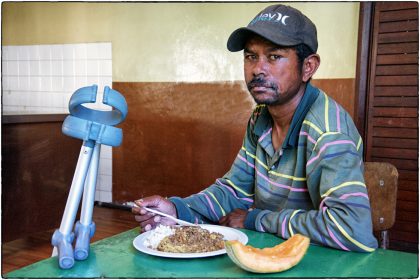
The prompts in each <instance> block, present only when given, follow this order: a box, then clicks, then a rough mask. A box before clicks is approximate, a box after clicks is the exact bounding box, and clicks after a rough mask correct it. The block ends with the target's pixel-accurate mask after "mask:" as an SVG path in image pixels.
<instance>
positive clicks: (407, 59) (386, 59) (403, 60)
mask: <svg viewBox="0 0 420 280" xmlns="http://www.w3.org/2000/svg"><path fill="white" fill-rule="evenodd" d="M418 61H419V57H418V54H416V53H415V54H414V53H410V54H383V55H378V56H377V57H376V63H377V64H378V65H384V64H394V65H395V64H396V65H400V64H417V63H418Z"/></svg>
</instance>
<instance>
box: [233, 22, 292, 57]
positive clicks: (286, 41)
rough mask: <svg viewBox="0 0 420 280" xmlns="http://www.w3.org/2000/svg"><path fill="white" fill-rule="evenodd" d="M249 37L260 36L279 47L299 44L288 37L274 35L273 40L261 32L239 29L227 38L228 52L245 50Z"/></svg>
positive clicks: (246, 28) (244, 28)
mask: <svg viewBox="0 0 420 280" xmlns="http://www.w3.org/2000/svg"><path fill="white" fill-rule="evenodd" d="M251 35H258V36H261V37H262V38H264V39H266V40H268V41H270V42H272V43H274V44H276V45H280V46H295V45H297V44H299V43H300V42H298V41H295V40H293V39H291V38H289V37H285V36H282V35H281V34H276V36H275V37H276V38H273V36H272V35H271V36H269V35H267V34H264V33H263V32H258V31H255V30H252V29H250V28H248V27H241V28H238V29H236V30H235V31H233V32H232V34H231V35H230V36H229V39H228V41H227V48H228V50H229V51H231V52H237V51H241V50H243V49H244V48H245V44H246V42H247V40H248V38H249V37H250V36H251Z"/></svg>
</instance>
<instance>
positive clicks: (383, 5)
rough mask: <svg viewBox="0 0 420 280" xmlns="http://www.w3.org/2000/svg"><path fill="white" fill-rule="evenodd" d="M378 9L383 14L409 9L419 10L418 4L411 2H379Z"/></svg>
mask: <svg viewBox="0 0 420 280" xmlns="http://www.w3.org/2000/svg"><path fill="white" fill-rule="evenodd" d="M377 9H378V10H379V11H381V12H384V11H394V10H397V11H398V12H399V11H400V10H407V9H416V10H417V9H418V4H417V2H414V1H411V2H408V1H404V2H402V1H401V2H378V4H377Z"/></svg>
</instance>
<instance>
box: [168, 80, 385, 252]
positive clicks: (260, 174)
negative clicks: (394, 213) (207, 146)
mask: <svg viewBox="0 0 420 280" xmlns="http://www.w3.org/2000/svg"><path fill="white" fill-rule="evenodd" d="M271 133H272V118H271V116H270V114H269V112H268V108H267V107H266V106H265V105H258V106H257V107H256V108H255V110H254V111H253V113H252V115H251V117H250V119H249V122H248V126H247V130H246V134H245V137H244V140H243V145H242V147H241V149H240V151H239V153H238V155H237V157H236V159H235V161H234V163H233V165H232V167H231V169H230V170H229V171H228V172H227V173H226V174H225V175H224V177H222V178H219V179H217V180H216V182H215V183H214V184H213V185H211V186H210V187H208V188H206V189H205V190H203V191H201V192H200V193H197V194H193V195H191V196H189V197H187V198H179V197H172V198H170V200H171V201H172V202H173V203H174V204H175V206H176V208H177V213H178V217H179V218H180V219H184V220H187V221H190V222H198V223H217V222H218V220H219V219H220V218H221V217H222V216H225V215H226V214H228V213H229V212H231V211H232V210H234V209H236V208H241V209H248V211H249V212H248V214H247V216H246V219H245V228H248V229H252V230H257V231H261V232H270V233H273V234H276V235H278V236H280V237H281V238H284V239H288V238H289V237H291V236H292V235H294V234H295V233H301V234H303V235H306V236H308V237H309V238H310V239H311V242H312V243H314V244H321V245H324V246H329V247H333V248H337V249H342V250H346V251H360V252H372V251H374V250H375V248H377V246H378V243H377V240H376V239H375V237H374V236H373V234H372V221H371V210H370V203H369V198H368V195H367V189H366V185H365V182H364V178H363V161H362V153H363V145H362V139H361V137H360V135H359V133H358V131H357V129H356V127H355V125H354V123H353V121H352V119H351V117H350V116H349V114H348V113H347V112H346V111H345V110H344V109H343V108H342V107H341V106H340V105H339V104H338V103H337V102H335V101H334V100H333V99H332V98H330V97H328V96H327V95H326V94H325V93H324V92H322V91H321V90H319V89H318V88H315V87H313V86H312V85H311V84H309V83H308V84H307V88H306V91H305V94H304V95H303V97H302V100H301V102H300V103H299V105H298V107H297V109H296V112H295V114H294V115H293V119H292V122H291V125H290V127H289V130H288V134H287V135H286V138H285V141H284V143H283V145H282V147H281V149H278V150H277V151H275V150H274V148H273V144H272V142H271V136H272V135H271Z"/></svg>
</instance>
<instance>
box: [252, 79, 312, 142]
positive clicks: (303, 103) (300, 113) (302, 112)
mask: <svg viewBox="0 0 420 280" xmlns="http://www.w3.org/2000/svg"><path fill="white" fill-rule="evenodd" d="M318 95H319V89H318V88H316V87H314V86H312V85H311V84H310V83H307V84H306V89H305V93H304V94H303V97H302V99H301V100H300V102H299V105H298V106H297V108H296V111H295V113H294V114H293V118H292V123H291V124H290V127H289V130H288V131H287V135H286V138H285V139H284V142H283V146H282V148H283V149H284V148H287V147H296V146H297V145H298V140H299V131H300V128H301V126H302V123H303V120H304V119H305V116H306V114H307V113H308V111H309V109H310V108H311V106H312V104H313V103H314V102H315V99H316V98H317V97H318ZM271 127H272V124H271V116H270V113H269V112H268V108H267V106H265V107H264V108H263V109H262V111H261V115H260V117H259V118H258V119H257V121H256V123H255V128H254V133H255V134H256V135H258V136H261V135H263V134H264V132H266V131H267V130H268V129H270V128H271Z"/></svg>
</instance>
